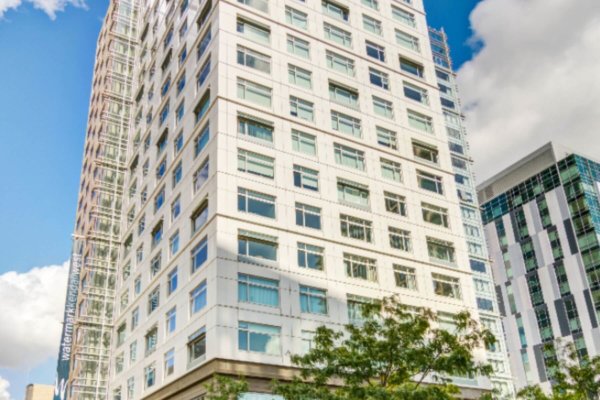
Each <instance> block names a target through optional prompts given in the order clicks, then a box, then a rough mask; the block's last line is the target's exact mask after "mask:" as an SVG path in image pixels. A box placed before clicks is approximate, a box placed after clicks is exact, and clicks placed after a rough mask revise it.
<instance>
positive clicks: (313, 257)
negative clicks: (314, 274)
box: [298, 242, 325, 271]
mask: <svg viewBox="0 0 600 400" xmlns="http://www.w3.org/2000/svg"><path fill="white" fill-rule="evenodd" d="M324 253H325V249H324V248H323V247H319V246H313V245H310V244H306V243H300V242H298V266H299V267H301V268H310V269H316V270H319V271H322V270H323V269H324V268H325V256H324Z"/></svg>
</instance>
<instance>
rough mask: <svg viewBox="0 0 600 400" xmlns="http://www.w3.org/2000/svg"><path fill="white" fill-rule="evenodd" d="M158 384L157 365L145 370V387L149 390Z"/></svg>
mask: <svg viewBox="0 0 600 400" xmlns="http://www.w3.org/2000/svg"><path fill="white" fill-rule="evenodd" d="M155 383H156V365H154V364H151V365H149V366H148V367H145V368H144V387H145V388H149V387H152V386H154V384H155Z"/></svg>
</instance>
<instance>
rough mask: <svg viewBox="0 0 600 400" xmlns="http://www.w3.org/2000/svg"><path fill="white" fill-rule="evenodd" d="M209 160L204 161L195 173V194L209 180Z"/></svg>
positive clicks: (178, 209) (179, 208)
mask: <svg viewBox="0 0 600 400" xmlns="http://www.w3.org/2000/svg"><path fill="white" fill-rule="evenodd" d="M208 166H209V163H208V158H207V159H206V160H204V162H203V163H202V164H200V167H198V169H197V170H196V172H194V181H193V184H194V193H197V192H198V190H200V188H201V187H202V186H203V185H204V183H205V182H206V181H207V180H208ZM178 206H179V207H178V208H177V215H179V211H181V206H180V205H179V204H178Z"/></svg>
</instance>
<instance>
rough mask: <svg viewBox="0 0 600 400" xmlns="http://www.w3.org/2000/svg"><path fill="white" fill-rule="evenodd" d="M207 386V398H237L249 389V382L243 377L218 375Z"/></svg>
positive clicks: (215, 399) (221, 399)
mask: <svg viewBox="0 0 600 400" xmlns="http://www.w3.org/2000/svg"><path fill="white" fill-rule="evenodd" d="M205 388H206V396H205V399H206V400H237V398H238V397H239V395H240V394H242V393H244V392H247V391H248V383H247V382H246V380H245V379H243V378H239V379H232V378H229V377H226V376H221V375H216V376H215V378H214V379H213V380H211V381H210V383H208V384H206V385H205Z"/></svg>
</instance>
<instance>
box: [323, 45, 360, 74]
mask: <svg viewBox="0 0 600 400" xmlns="http://www.w3.org/2000/svg"><path fill="white" fill-rule="evenodd" d="M326 59H327V67H329V68H330V69H332V70H334V71H337V72H341V73H342V74H344V75H348V76H354V60H352V59H351V58H348V57H344V56H342V55H339V54H336V53H334V52H331V51H329V50H327V52H326Z"/></svg>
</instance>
